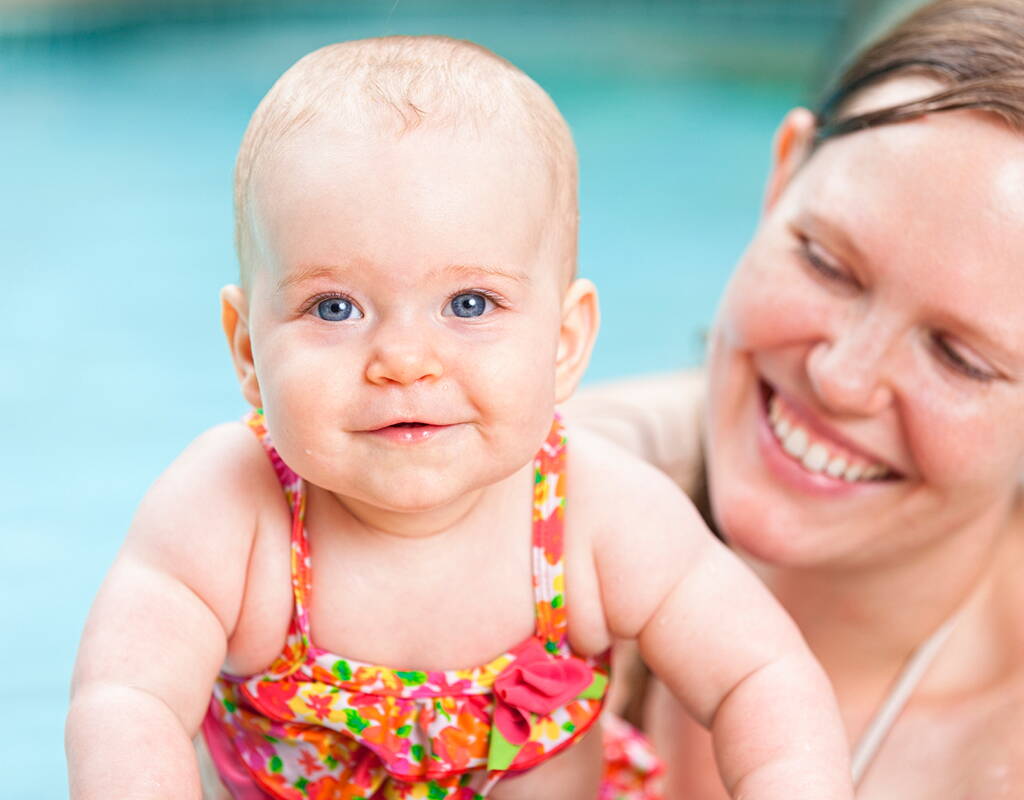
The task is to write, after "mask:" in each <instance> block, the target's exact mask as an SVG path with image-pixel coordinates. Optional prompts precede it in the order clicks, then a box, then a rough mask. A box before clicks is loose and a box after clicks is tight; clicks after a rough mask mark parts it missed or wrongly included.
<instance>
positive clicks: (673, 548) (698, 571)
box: [569, 435, 853, 800]
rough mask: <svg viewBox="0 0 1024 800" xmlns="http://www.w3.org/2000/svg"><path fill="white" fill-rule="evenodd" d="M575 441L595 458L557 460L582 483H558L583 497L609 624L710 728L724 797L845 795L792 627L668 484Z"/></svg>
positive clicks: (838, 728) (634, 463) (819, 700)
mask: <svg viewBox="0 0 1024 800" xmlns="http://www.w3.org/2000/svg"><path fill="white" fill-rule="evenodd" d="M588 438H590V437H586V436H583V435H580V436H576V437H575V439H574V444H579V445H583V446H584V451H583V452H580V450H579V448H577V449H576V453H575V455H577V456H582V457H584V459H585V458H586V457H587V456H588V451H589V453H590V454H592V458H593V460H597V461H601V462H604V463H601V464H596V465H592V466H588V465H586V464H579V462H578V461H576V460H575V459H574V461H573V462H570V468H571V469H575V467H576V466H577V465H578V466H579V467H582V468H583V470H585V475H584V476H579V477H580V478H585V477H586V476H587V475H592V476H593V478H594V479H593V481H590V483H592V486H590V487H587V486H583V487H580V486H579V483H580V481H573V483H572V485H571V486H570V491H574V492H575V494H574V495H573V499H574V503H573V505H574V507H576V506H578V505H579V502H580V501H581V499H582V498H581V497H580V494H585V495H586V504H587V505H588V509H587V512H588V513H587V516H588V518H590V519H594V520H595V521H596V524H595V526H594V534H593V535H594V538H593V540H592V546H593V548H594V564H595V566H596V571H597V581H598V586H599V591H600V595H601V600H602V604H603V606H604V615H605V623H606V625H607V628H608V631H609V633H610V634H611V635H612V636H614V637H619V638H636V639H638V640H639V644H640V651H641V654H642V655H643V657H644V660H645V661H646V662H647V664H648V665H649V666H650V667H651V669H652V670H653V671H654V672H655V673H656V674H657V675H658V677H659V678H661V680H662V681H663V682H664V683H665V684H666V685H667V686H668V687H669V689H670V690H671V691H672V692H673V693H674V694H675V695H676V697H677V698H678V699H679V700H680V702H681V703H682V704H683V705H684V706H685V707H686V708H687V709H688V710H689V711H690V713H691V714H693V716H694V717H695V718H696V719H697V720H698V721H700V722H701V723H702V724H703V725H705V726H707V727H708V728H710V730H711V733H712V737H713V740H714V747H715V753H716V757H717V760H718V765H719V771H720V773H721V775H722V780H723V782H724V784H725V786H726V788H727V789H728V791H729V793H730V795H731V796H732V797H735V798H740V797H742V798H752V799H756V800H768V799H769V798H780V800H781V799H782V798H785V800H797V799H798V798H807V799H808V800H811V798H813V799H814V800H823V799H824V798H828V800H841V799H842V798H852V797H853V790H852V786H851V782H850V768H849V760H848V745H847V741H846V737H845V734H844V731H843V727H842V724H841V721H840V717H839V712H838V709H837V706H836V702H835V698H834V696H833V694H832V690H831V686H830V684H829V682H828V680H827V678H826V677H825V674H824V672H823V671H822V669H821V668H820V666H819V665H818V663H817V662H816V661H815V660H814V658H813V656H812V655H811V653H810V651H809V650H808V648H807V646H806V644H805V643H804V641H803V639H802V637H801V636H800V633H799V631H798V630H797V628H796V626H795V624H794V623H793V622H792V620H791V619H790V618H789V617H788V615H787V614H786V613H785V612H784V611H783V610H782V608H781V606H780V605H779V604H778V602H777V601H776V600H775V598H774V597H773V596H772V595H771V593H770V592H769V591H768V590H767V589H766V588H765V587H764V586H763V584H762V583H761V581H760V580H758V579H757V577H755V576H754V575H753V573H751V571H750V570H749V569H748V568H747V567H746V566H745V565H744V564H743V563H742V562H741V561H740V560H739V559H738V558H737V557H736V556H734V555H733V554H732V553H731V552H730V551H729V550H728V549H727V548H726V547H724V546H723V545H722V544H721V543H720V542H718V540H716V539H715V538H714V537H713V536H712V534H711V533H710V532H709V531H708V530H707V528H706V526H705V525H704V523H703V522H702V520H701V519H700V517H699V515H698V514H697V512H696V509H694V507H693V505H692V504H691V503H690V502H689V500H688V499H687V498H686V497H685V496H684V495H683V494H682V492H680V491H679V489H678V488H677V487H676V486H675V484H673V483H672V482H671V481H670V480H669V479H667V478H666V477H665V476H664V475H662V474H661V473H659V472H658V471H657V470H655V469H653V468H652V467H650V466H649V465H647V464H646V463H643V462H640V461H639V460H636V459H634V458H633V457H632V456H630V455H628V454H627V453H625V452H624V451H620V450H618V449H617V448H614V447H613V446H610V445H607V444H605V443H603V442H601V443H599V444H598V445H597V447H598V448H599V449H600V453H599V454H598V453H597V450H595V446H594V444H593V441H592V440H591V443H590V444H588V443H587V442H586V440H587V439H588ZM594 466H596V467H597V469H596V470H595V469H594ZM570 474H571V473H570ZM602 484H603V486H602ZM581 488H582V490H583V491H582V492H580V491H578V490H579V489H581ZM569 601H570V608H571V603H572V597H571V596H570V598H569Z"/></svg>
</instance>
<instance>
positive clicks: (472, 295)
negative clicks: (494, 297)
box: [448, 292, 491, 317]
mask: <svg viewBox="0 0 1024 800" xmlns="http://www.w3.org/2000/svg"><path fill="white" fill-rule="evenodd" d="M489 302H491V301H490V300H488V299H487V297H486V296H485V295H482V294H480V293H479V292H463V293H462V294H457V295H455V297H453V298H452V299H451V302H449V303H448V307H449V308H450V309H451V311H452V313H453V314H454V315H455V316H456V317H479V316H480V315H481V314H483V313H484V311H486V310H487V304H488V303H489Z"/></svg>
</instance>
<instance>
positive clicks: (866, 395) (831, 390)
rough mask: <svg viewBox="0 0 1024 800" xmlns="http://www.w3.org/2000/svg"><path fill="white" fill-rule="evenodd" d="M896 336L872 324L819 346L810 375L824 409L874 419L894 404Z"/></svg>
mask: <svg viewBox="0 0 1024 800" xmlns="http://www.w3.org/2000/svg"><path fill="white" fill-rule="evenodd" d="M894 342H895V333H894V332H893V331H887V330H886V329H885V327H884V326H882V325H879V324H877V323H873V322H872V321H871V320H862V321H861V322H860V323H858V324H855V325H852V326H851V327H850V328H847V329H844V330H841V331H838V332H836V334H835V335H833V336H831V337H829V338H827V339H825V340H823V341H821V342H818V344H816V345H815V346H814V347H813V348H812V349H811V352H810V353H809V354H808V356H807V374H808V377H809V378H810V381H811V385H812V387H813V388H814V391H815V393H816V394H817V396H818V399H819V401H820V402H821V404H822V406H824V407H825V408H827V409H828V410H829V411H832V412H833V413H835V414H848V415H856V416H872V415H874V414H877V413H879V412H880V411H882V410H883V409H884V408H886V407H888V406H889V405H890V404H891V403H892V401H893V390H892V384H891V381H890V379H891V375H890V372H889V368H890V361H891V358H890V356H891V351H892V347H893V343H894Z"/></svg>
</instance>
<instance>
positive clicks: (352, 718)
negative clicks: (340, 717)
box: [345, 708, 370, 733]
mask: <svg viewBox="0 0 1024 800" xmlns="http://www.w3.org/2000/svg"><path fill="white" fill-rule="evenodd" d="M345 726H346V727H347V728H348V729H349V730H350V731H352V732H353V733H362V732H363V731H364V730H366V729H367V728H369V727H370V721H369V720H368V719H366V718H365V717H363V716H362V715H361V714H360V713H359V712H358V711H356V710H355V709H354V708H346V709H345Z"/></svg>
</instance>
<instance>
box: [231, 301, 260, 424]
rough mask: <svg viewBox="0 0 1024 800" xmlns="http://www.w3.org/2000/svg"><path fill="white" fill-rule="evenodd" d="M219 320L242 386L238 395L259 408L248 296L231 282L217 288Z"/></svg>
mask: <svg viewBox="0 0 1024 800" xmlns="http://www.w3.org/2000/svg"><path fill="white" fill-rule="evenodd" d="M220 323H221V325H222V326H223V327H224V335H225V336H227V337H228V347H229V348H230V349H231V360H232V361H234V363H235V373H236V374H237V375H238V383H239V385H240V386H241V387H242V396H243V397H245V399H246V401H247V402H248V403H249V405H251V406H252V407H253V408H262V407H263V400H262V399H261V397H260V384H259V381H258V380H257V379H256V365H255V364H254V363H253V360H252V339H251V338H250V336H249V298H247V297H246V296H245V291H244V290H243V289H242V287H241V286H235V285H234V284H231V285H229V286H225V287H224V288H223V289H221V290H220Z"/></svg>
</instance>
